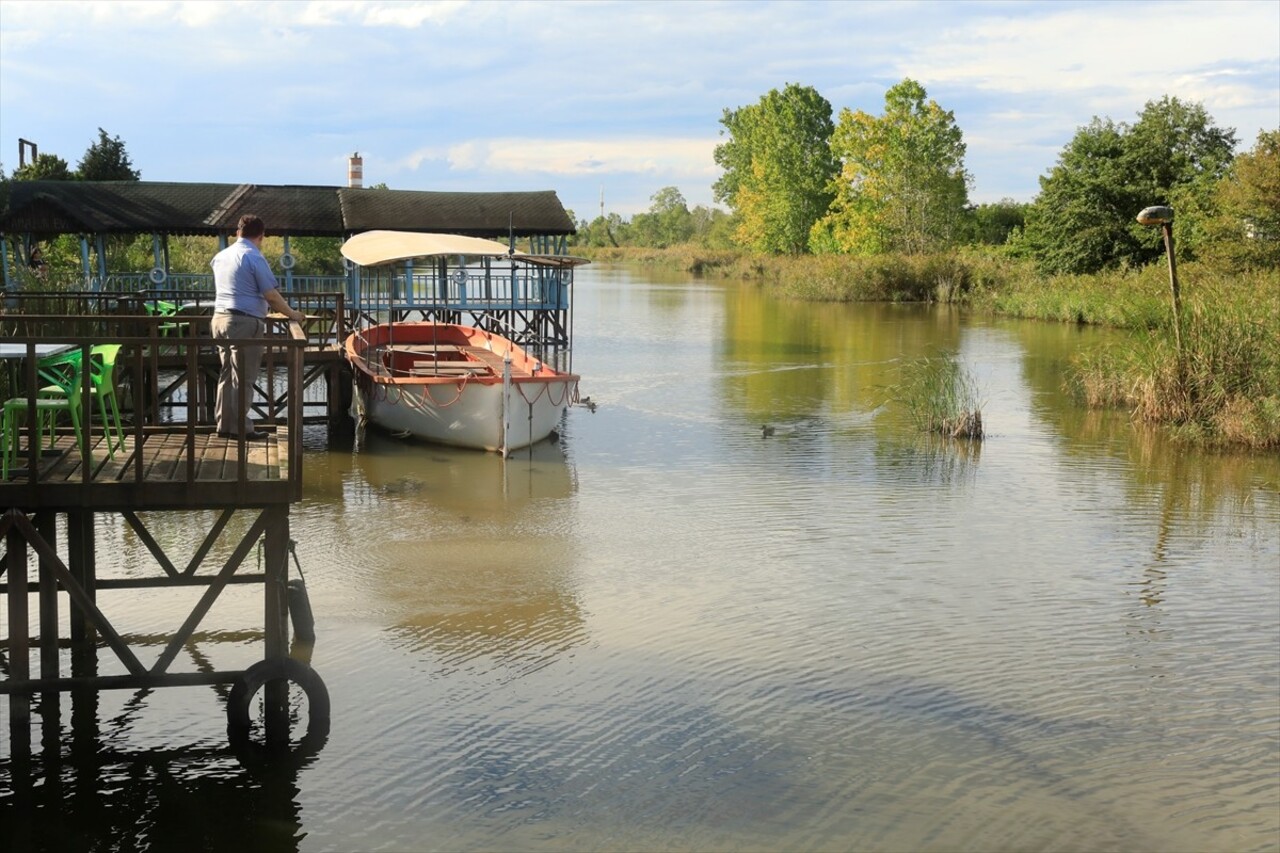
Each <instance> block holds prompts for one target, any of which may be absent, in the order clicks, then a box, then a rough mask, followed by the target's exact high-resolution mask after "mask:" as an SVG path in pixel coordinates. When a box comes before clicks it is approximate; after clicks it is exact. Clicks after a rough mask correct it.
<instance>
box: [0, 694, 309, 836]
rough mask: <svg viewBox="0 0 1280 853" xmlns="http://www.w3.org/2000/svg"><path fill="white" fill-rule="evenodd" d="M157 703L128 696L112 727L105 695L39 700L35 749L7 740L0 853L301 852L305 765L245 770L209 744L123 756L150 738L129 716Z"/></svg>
mask: <svg viewBox="0 0 1280 853" xmlns="http://www.w3.org/2000/svg"><path fill="white" fill-rule="evenodd" d="M167 692H168V691H162V692H161V693H154V692H153V693H146V692H145V691H144V692H142V693H140V694H137V695H134V696H132V697H130V698H129V699H127V700H125V702H124V704H123V706H121V707H119V708H118V710H117V711H116V712H115V713H114V714H113V715H112V716H110V717H104V714H112V712H110V711H105V710H104V708H103V707H101V706H109V705H112V704H114V703H115V702H116V699H115V698H109V697H108V693H109V691H108V692H103V693H99V692H97V691H75V692H72V693H70V694H65V695H62V694H50V695H45V696H44V697H42V698H41V699H40V701H39V703H38V704H37V706H36V708H35V714H34V717H33V719H34V720H35V721H38V725H39V726H40V730H41V737H40V741H39V743H38V744H37V745H36V748H35V749H34V750H32V749H30V748H29V746H28V745H27V744H24V743H23V742H22V741H21V739H20V738H17V737H15V738H14V739H13V740H11V741H10V744H9V745H10V748H11V752H10V754H9V756H8V759H7V760H5V761H0V767H3V768H4V769H5V770H6V771H7V772H4V773H0V816H2V817H3V819H0V849H4V850H8V851H14V853H20V851H27V850H33V851H40V850H48V851H59V853H63V851H80V850H146V849H152V850H201V849H203V850H230V849H240V850H271V851H290V850H297V849H299V844H300V842H301V840H302V839H303V838H304V837H305V835H306V833H305V832H304V831H303V830H302V818H301V809H300V807H299V803H298V795H299V788H298V785H297V777H298V773H299V772H300V771H301V770H302V768H303V767H304V766H305V765H306V764H307V763H308V762H309V760H310V759H306V760H303V761H292V762H291V761H288V760H281V761H274V760H259V761H257V762H256V763H255V764H254V765H253V766H252V767H246V766H245V764H243V763H242V760H241V759H239V758H237V756H236V755H235V754H234V753H233V752H232V751H231V749H230V748H229V747H228V746H227V745H226V741H225V737H220V736H218V735H216V734H214V735H213V736H212V737H205V738H201V739H197V740H195V742H192V741H191V739H190V738H189V737H186V738H184V737H177V738H174V744H175V745H172V746H168V745H162V744H156V745H151V746H146V745H142V744H136V743H135V744H132V745H131V744H130V740H131V738H137V739H138V740H141V741H144V742H145V741H147V740H150V739H152V738H153V737H154V732H151V733H148V734H143V732H144V731H145V729H146V728H147V727H148V724H146V723H143V722H142V721H140V720H138V719H137V716H138V714H139V712H140V711H141V710H142V708H143V707H144V706H145V705H147V704H153V705H154V704H163V701H158V700H160V698H161V694H162V693H167ZM165 698H168V697H165ZM68 705H69V706H70V720H69V721H67V720H65V719H64V711H66V710H67V706H68ZM68 722H69V726H68V725H67V723H68ZM150 725H151V726H154V725H155V722H154V720H152V721H150Z"/></svg>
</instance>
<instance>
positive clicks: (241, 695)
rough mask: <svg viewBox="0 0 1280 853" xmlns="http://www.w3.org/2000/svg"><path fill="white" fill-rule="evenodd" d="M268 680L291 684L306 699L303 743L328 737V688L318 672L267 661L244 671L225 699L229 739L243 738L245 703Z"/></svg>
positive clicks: (246, 728) (297, 663)
mask: <svg viewBox="0 0 1280 853" xmlns="http://www.w3.org/2000/svg"><path fill="white" fill-rule="evenodd" d="M272 681H292V682H293V683H294V684H296V685H298V686H299V687H301V688H302V692H303V693H305V694H306V696H307V705H308V716H307V734H306V738H305V740H307V741H312V742H314V741H322V740H324V739H325V738H326V737H328V735H329V689H328V688H327V687H325V686H324V681H322V680H321V679H320V675H319V673H317V672H316V671H315V670H314V669H312V668H311V667H309V666H307V665H306V664H305V663H302V662H301V661H298V660H294V659H293V658H269V659H267V660H261V661H258V662H257V663H255V664H254V665H253V666H251V667H249V668H248V669H246V670H245V671H244V674H243V675H242V676H241V677H240V678H238V679H236V682H235V683H234V684H233V685H232V686H231V693H230V694H229V695H228V696H227V732H228V733H229V734H230V736H231V738H232V740H238V739H242V738H247V737H248V733H249V729H250V727H251V724H250V722H249V703H250V702H251V701H252V700H253V697H254V695H255V694H256V693H257V692H258V691H259V690H261V689H262V688H263V687H264V686H265V685H267V684H268V683H270V682H272Z"/></svg>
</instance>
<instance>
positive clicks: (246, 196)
mask: <svg viewBox="0 0 1280 853" xmlns="http://www.w3.org/2000/svg"><path fill="white" fill-rule="evenodd" d="M8 190H9V193H8V198H7V200H6V201H7V204H5V205H4V209H3V210H2V211H0V231H2V232H4V233H9V234H13V233H29V234H31V235H33V236H35V237H37V238H43V237H49V236H53V235H56V234H68V233H70V234H82V233H88V234H174V235H182V234H202V235H218V234H231V233H233V232H234V231H235V226H236V222H237V220H239V218H240V216H241V215H242V214H245V213H255V214H257V215H258V216H261V217H262V219H263V221H264V222H265V223H266V225H267V233H268V234H280V235H283V234H288V235H290V236H294V237H346V236H348V235H351V234H355V233H358V232H361V231H368V230H374V229H393V230H400V231H423V232H427V231H429V232H447V233H451V234H465V235H470V236H476V237H505V236H506V235H507V234H508V233H511V234H514V235H515V236H517V237H527V236H534V235H549V236H554V235H562V234H572V233H574V230H575V229H574V224H573V221H572V220H571V219H570V218H569V215H568V213H567V212H566V211H565V209H564V206H563V205H561V204H560V199H559V198H557V196H556V194H555V193H554V192H552V191H540V192H476V193H463V192H416V191H410V190H383V189H355V188H349V187H318V186H267V185H261V184H180V183H164V182H159V181H9V182H8Z"/></svg>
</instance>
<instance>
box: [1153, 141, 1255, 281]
mask: <svg viewBox="0 0 1280 853" xmlns="http://www.w3.org/2000/svg"><path fill="white" fill-rule="evenodd" d="M1175 212H1176V213H1177V214H1178V217H1181V215H1182V212H1181V210H1177V209H1176V208H1175ZM1177 223H1178V218H1177V217H1175V219H1174V224H1175V226H1176V225H1177ZM1203 235H1204V236H1203V242H1202V247H1201V252H1200V253H1201V254H1202V255H1203V256H1205V257H1206V258H1208V259H1210V260H1213V261H1216V262H1219V263H1222V264H1224V265H1226V266H1229V267H1231V268H1234V269H1247V268H1251V267H1255V268H1266V267H1270V268H1272V269H1275V268H1280V130H1271V131H1264V132H1262V133H1259V134H1258V139H1257V142H1256V143H1254V146H1253V148H1252V149H1251V150H1249V151H1246V152H1244V153H1242V154H1240V155H1238V156H1237V157H1236V158H1235V161H1234V162H1233V163H1232V165H1231V169H1230V171H1229V172H1228V173H1227V174H1226V175H1225V176H1224V177H1223V178H1222V179H1221V180H1220V181H1219V182H1218V183H1217V185H1216V186H1215V187H1214V190H1213V194H1212V196H1211V212H1210V214H1209V216H1208V217H1207V218H1206V220H1205V221H1204V223H1203Z"/></svg>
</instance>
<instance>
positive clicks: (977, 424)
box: [890, 355, 984, 441]
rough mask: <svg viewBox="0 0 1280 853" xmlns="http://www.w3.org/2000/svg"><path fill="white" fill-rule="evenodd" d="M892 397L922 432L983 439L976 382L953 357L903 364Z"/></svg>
mask: <svg viewBox="0 0 1280 853" xmlns="http://www.w3.org/2000/svg"><path fill="white" fill-rule="evenodd" d="M890 394H891V397H892V398H893V399H894V400H895V401H896V402H897V403H898V404H899V405H901V406H902V407H903V408H904V409H905V411H906V413H907V417H908V418H910V420H911V422H912V423H913V424H914V425H915V426H916V427H917V428H918V429H920V430H921V431H923V432H930V433H936V434H938V435H942V436H945V437H947V438H956V439H969V440H972V441H981V440H982V438H983V435H984V432H983V428H982V403H981V400H980V398H979V394H978V385H977V381H976V380H975V379H974V376H973V374H972V373H971V372H970V371H969V370H968V369H967V368H966V367H965V366H964V365H962V364H961V363H960V362H959V361H958V360H956V359H955V358H954V357H952V356H949V355H940V356H930V357H926V358H922V359H916V360H914V361H911V362H908V363H906V364H904V365H903V367H902V371H901V380H900V381H899V383H898V384H897V385H895V386H893V388H892V389H891V392H890Z"/></svg>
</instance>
